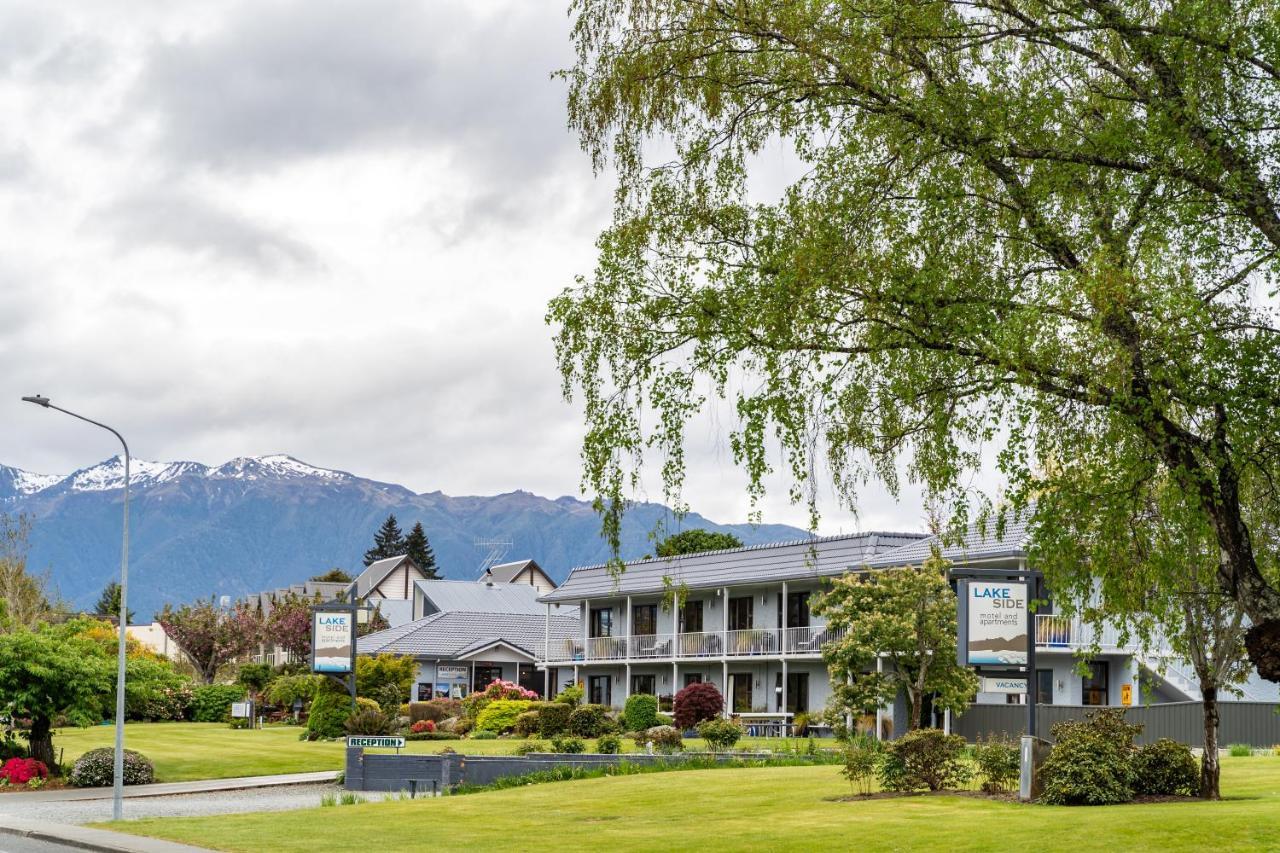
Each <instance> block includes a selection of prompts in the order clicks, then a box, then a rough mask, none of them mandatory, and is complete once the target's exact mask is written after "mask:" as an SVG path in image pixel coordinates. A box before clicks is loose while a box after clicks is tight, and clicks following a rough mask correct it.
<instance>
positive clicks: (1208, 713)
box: [1200, 681, 1222, 800]
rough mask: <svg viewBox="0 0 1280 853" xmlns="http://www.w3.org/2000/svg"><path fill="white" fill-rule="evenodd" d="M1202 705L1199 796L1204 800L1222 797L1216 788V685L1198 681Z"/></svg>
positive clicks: (1217, 770) (1217, 772)
mask: <svg viewBox="0 0 1280 853" xmlns="http://www.w3.org/2000/svg"><path fill="white" fill-rule="evenodd" d="M1200 695H1201V697H1202V699H1201V702H1202V704H1203V706H1204V755H1203V756H1202V757H1201V759H1200V796H1201V797H1203V798H1204V799H1206V800H1219V799H1222V794H1221V793H1220V791H1219V788H1218V777H1219V774H1220V767H1219V764H1218V687H1217V685H1216V684H1209V683H1206V682H1203V681H1202V682H1201V683H1200Z"/></svg>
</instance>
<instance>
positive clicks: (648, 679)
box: [631, 675, 658, 696]
mask: <svg viewBox="0 0 1280 853" xmlns="http://www.w3.org/2000/svg"><path fill="white" fill-rule="evenodd" d="M656 681H657V677H656V676H653V675H633V676H631V695H632V696H634V695H636V694H637V693H644V694H647V695H649V696H656V695H658V691H657V689H656V688H657V684H656V683H655V682H656Z"/></svg>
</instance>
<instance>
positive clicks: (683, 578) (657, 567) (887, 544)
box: [539, 533, 927, 601]
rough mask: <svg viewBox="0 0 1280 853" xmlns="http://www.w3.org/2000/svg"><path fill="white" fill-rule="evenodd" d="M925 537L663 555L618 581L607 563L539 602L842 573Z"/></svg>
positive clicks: (855, 538)
mask: <svg viewBox="0 0 1280 853" xmlns="http://www.w3.org/2000/svg"><path fill="white" fill-rule="evenodd" d="M925 538H927V534H924V533H853V534H847V535H843V536H825V537H813V538H810V539H800V540H796V541H793V542H777V543H773V544H770V545H755V546H752V547H749V548H733V549H727V550H723V551H704V552H702V553H699V554H683V555H680V556H677V557H658V558H656V559H651V560H636V561H633V562H630V563H627V564H626V570H625V571H624V572H623V573H622V575H621V576H620V577H618V578H617V579H616V580H615V578H614V577H613V575H611V574H610V573H609V570H608V567H607V566H605V565H599V566H584V567H581V568H576V569H574V570H573V571H572V572H570V573H569V577H568V578H566V579H565V582H564V583H563V584H561V585H560V588H559V589H557V590H555V591H554V592H550V593H547V594H546V595H544V596H542V598H541V599H539V600H540V601H575V600H581V599H584V598H592V597H595V596H601V597H608V596H614V595H634V594H636V593H651V592H661V591H662V589H663V582H662V579H663V577H664V576H669V577H670V578H671V580H672V581H673V582H674V583H677V584H679V583H681V582H683V583H685V584H686V585H687V586H688V587H689V588H691V589H708V588H715V587H719V586H727V585H741V584H749V583H770V582H774V581H783V580H797V579H803V578H816V577H824V576H829V575H838V574H841V573H843V572H845V571H848V570H849V569H851V568H854V567H857V566H862V565H865V564H866V563H867V561H868V560H871V559H873V558H875V557H877V556H878V555H880V554H882V553H884V552H886V551H891V550H896V549H898V548H902V547H904V546H907V545H911V544H914V543H916V542H919V541H920V540H922V539H925Z"/></svg>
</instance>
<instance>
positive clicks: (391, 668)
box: [356, 654, 418, 704]
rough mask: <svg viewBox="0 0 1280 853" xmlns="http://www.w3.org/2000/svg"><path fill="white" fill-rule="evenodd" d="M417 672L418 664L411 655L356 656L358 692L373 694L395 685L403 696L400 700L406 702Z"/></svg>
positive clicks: (359, 693)
mask: <svg viewBox="0 0 1280 853" xmlns="http://www.w3.org/2000/svg"><path fill="white" fill-rule="evenodd" d="M417 674H418V664H417V662H416V661H415V660H414V659H413V658H411V657H407V656H406V657H402V656H399V655H393V654H380V655H378V656H377V657H373V656H370V655H360V656H359V657H357V658H356V694H357V695H359V696H373V695H374V694H375V693H377V692H378V691H379V690H380V689H382V688H383V687H385V686H387V685H394V686H395V688H396V689H397V690H398V691H399V695H400V696H401V697H402V698H401V699H400V701H401V702H404V701H405V700H406V699H407V698H408V696H409V691H410V690H412V689H413V679H414V677H415V676H417ZM397 704H398V703H397Z"/></svg>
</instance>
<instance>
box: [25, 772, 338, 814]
mask: <svg viewBox="0 0 1280 853" xmlns="http://www.w3.org/2000/svg"><path fill="white" fill-rule="evenodd" d="M340 772H341V771H338V770H320V771H315V772H311V773H282V774H280V775H277V776H233V777H229V778H225V779H203V780H198V781H192V782H155V783H152V784H150V785H128V786H126V787H125V789H124V798H125V799H126V800H132V799H139V798H143V797H181V796H185V795H187V794H216V793H219V792H221V791H244V790H248V789H251V788H275V787H285V786H289V785H314V784H321V783H324V782H332V781H334V780H335V779H336V778H337V777H338V774H339V773H340ZM111 795H112V790H111V789H110V788H57V789H54V790H38V791H16V792H13V793H7V794H5V795H4V797H5V799H4V800H0V805H3V804H4V803H22V802H28V803H54V802H67V803H71V802H85V801H89V800H109V799H111ZM0 814H3V811H0Z"/></svg>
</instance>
